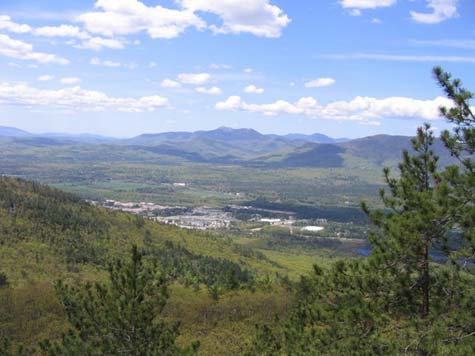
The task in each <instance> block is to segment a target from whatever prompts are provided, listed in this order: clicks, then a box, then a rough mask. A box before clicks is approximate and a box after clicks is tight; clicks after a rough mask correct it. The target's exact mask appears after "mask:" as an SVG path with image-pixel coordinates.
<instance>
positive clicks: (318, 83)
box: [305, 78, 336, 88]
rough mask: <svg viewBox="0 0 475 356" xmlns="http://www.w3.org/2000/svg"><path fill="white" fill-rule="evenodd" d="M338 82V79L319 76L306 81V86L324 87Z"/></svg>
mask: <svg viewBox="0 0 475 356" xmlns="http://www.w3.org/2000/svg"><path fill="white" fill-rule="evenodd" d="M335 83H336V80H335V79H333V78H318V79H314V80H310V81H308V82H306V83H305V87H306V88H322V87H329V86H332V85H333V84H335Z"/></svg>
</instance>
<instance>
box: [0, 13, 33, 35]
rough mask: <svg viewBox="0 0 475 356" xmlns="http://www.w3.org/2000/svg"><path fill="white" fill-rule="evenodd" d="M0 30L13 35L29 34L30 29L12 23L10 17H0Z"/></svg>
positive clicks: (26, 26)
mask: <svg viewBox="0 0 475 356" xmlns="http://www.w3.org/2000/svg"><path fill="white" fill-rule="evenodd" d="M0 30H5V31H9V32H14V33H28V32H31V27H30V26H28V25H22V24H18V23H15V22H13V21H12V19H11V17H10V16H7V15H0Z"/></svg>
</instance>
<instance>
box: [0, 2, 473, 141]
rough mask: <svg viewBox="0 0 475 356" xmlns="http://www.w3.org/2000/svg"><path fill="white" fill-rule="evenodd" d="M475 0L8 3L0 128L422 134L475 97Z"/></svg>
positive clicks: (1, 38) (2, 10)
mask: <svg viewBox="0 0 475 356" xmlns="http://www.w3.org/2000/svg"><path fill="white" fill-rule="evenodd" d="M474 18H475V1H473V0H298V1H296V0H140V1H139V0H81V1H72V0H28V1H27V0H1V1H0V126H13V127H17V128H20V129H24V130H28V131H31V132H36V133H42V132H68V133H85V132H87V133H94V134H101V135H107V136H116V137H131V136H135V135H138V134H141V133H153V132H164V131H195V130H210V129H215V128H217V127H220V126H227V127H233V128H253V129H256V130H258V131H260V132H262V133H276V134H285V133H307V134H311V133H315V132H319V133H323V134H327V135H330V136H332V137H350V138H354V137H362V136H368V135H374V134H380V133H385V134H402V135H411V134H413V133H414V132H415V129H416V127H417V126H418V125H421V124H422V123H423V122H430V123H431V124H432V125H433V126H434V127H435V130H442V129H446V128H450V126H449V124H448V123H447V122H445V120H444V119H443V118H441V117H440V116H439V114H438V108H439V107H440V106H444V105H445V106H450V101H448V100H447V99H446V98H444V96H443V93H442V91H441V89H440V88H439V87H438V86H437V84H436V83H435V81H434V79H433V77H432V75H431V71H432V68H433V67H434V66H436V65H440V66H442V67H443V68H444V69H445V70H447V71H449V72H451V73H453V75H454V77H458V78H461V79H462V81H463V83H464V85H465V86H466V87H468V88H469V89H473V90H475V75H474V74H475V21H474Z"/></svg>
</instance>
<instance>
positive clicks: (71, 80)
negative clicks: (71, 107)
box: [60, 77, 81, 85]
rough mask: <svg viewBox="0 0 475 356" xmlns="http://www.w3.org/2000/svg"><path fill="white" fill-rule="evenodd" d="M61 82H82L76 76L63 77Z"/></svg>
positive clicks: (71, 83)
mask: <svg viewBox="0 0 475 356" xmlns="http://www.w3.org/2000/svg"><path fill="white" fill-rule="evenodd" d="M60 82H61V83H63V84H67V85H75V84H79V83H80V82H81V79H79V78H76V77H66V78H61V79H60Z"/></svg>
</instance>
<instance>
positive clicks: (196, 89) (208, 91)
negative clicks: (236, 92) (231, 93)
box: [195, 87, 222, 95]
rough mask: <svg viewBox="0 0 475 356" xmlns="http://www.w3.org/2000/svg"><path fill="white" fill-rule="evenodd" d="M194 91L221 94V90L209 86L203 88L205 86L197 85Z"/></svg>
mask: <svg viewBox="0 0 475 356" xmlns="http://www.w3.org/2000/svg"><path fill="white" fill-rule="evenodd" d="M195 91H197V92H198V93H201V94H209V95H220V94H222V91H221V89H220V88H218V87H211V88H205V87H197V88H195Z"/></svg>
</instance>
